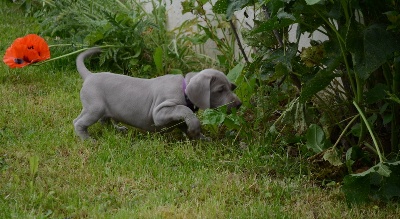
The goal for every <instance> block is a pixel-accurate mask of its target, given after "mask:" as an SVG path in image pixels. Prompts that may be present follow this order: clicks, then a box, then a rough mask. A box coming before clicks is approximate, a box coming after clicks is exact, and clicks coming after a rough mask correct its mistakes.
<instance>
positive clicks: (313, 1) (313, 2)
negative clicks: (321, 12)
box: [306, 0, 324, 5]
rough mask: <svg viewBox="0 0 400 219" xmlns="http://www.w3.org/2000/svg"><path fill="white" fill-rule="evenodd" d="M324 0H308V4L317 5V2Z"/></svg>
mask: <svg viewBox="0 0 400 219" xmlns="http://www.w3.org/2000/svg"><path fill="white" fill-rule="evenodd" d="M322 1H324V0H306V3H307V5H315V4H317V3H320V2H322Z"/></svg>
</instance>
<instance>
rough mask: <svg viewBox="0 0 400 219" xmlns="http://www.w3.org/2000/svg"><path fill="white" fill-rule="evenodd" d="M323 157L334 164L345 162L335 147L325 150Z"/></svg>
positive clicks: (338, 164)
mask: <svg viewBox="0 0 400 219" xmlns="http://www.w3.org/2000/svg"><path fill="white" fill-rule="evenodd" d="M323 158H324V160H326V161H328V162H329V163H330V164H332V165H333V166H340V165H342V164H343V163H342V161H341V160H340V157H339V154H338V152H337V150H336V149H335V148H333V147H332V148H330V149H328V150H326V151H325V153H324V156H323Z"/></svg>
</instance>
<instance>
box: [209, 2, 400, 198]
mask: <svg viewBox="0 0 400 219" xmlns="http://www.w3.org/2000/svg"><path fill="white" fill-rule="evenodd" d="M398 4H399V3H398V2H397V1H380V2H371V1H347V0H341V1H322V0H302V1H283V0H271V1H263V2H260V3H257V2H253V1H247V0H245V1H235V2H233V1H226V0H220V1H217V3H216V5H219V8H218V11H219V12H220V13H225V14H226V17H227V18H231V17H232V15H233V13H234V12H235V11H237V10H239V9H242V8H246V7H249V6H250V5H251V6H253V5H254V6H255V5H257V6H256V7H255V8H258V9H259V10H258V12H256V14H258V16H257V17H256V19H255V20H254V23H255V26H254V27H253V29H252V30H250V32H249V33H247V34H245V35H246V36H247V37H248V39H249V43H250V44H251V46H253V48H255V50H256V51H257V56H256V57H255V58H254V62H253V63H251V65H250V66H251V68H252V69H253V70H254V72H259V73H258V74H257V75H258V77H257V80H258V81H259V82H260V84H259V85H260V86H271V85H272V86H276V87H278V88H279V89H282V88H285V89H287V88H288V87H289V88H290V89H292V90H298V91H299V93H298V94H297V95H298V101H299V102H297V98H293V97H290V98H289V99H287V100H286V101H284V102H283V104H284V106H285V107H286V109H285V110H283V113H282V114H281V116H280V117H279V118H278V119H277V121H276V122H275V123H274V124H273V126H272V127H273V129H270V130H277V125H278V122H280V123H282V125H283V127H285V128H286V129H288V127H291V128H292V129H293V131H292V132H295V133H297V134H298V135H304V134H305V136H306V145H307V146H308V147H309V148H310V149H311V150H313V151H314V153H323V154H324V156H323V157H324V159H326V160H328V161H330V162H331V163H332V164H335V165H341V163H343V162H342V160H341V157H342V156H341V155H340V154H339V153H345V152H346V151H347V148H346V147H348V146H346V145H350V147H352V148H354V147H355V148H362V149H363V150H365V151H368V152H369V153H372V154H371V155H372V156H375V163H378V164H376V165H384V162H386V161H385V160H386V158H385V155H384V153H383V152H386V153H388V154H389V155H390V153H391V154H392V155H395V154H397V153H398V152H399V147H398V145H399V141H398V138H399V137H400V136H399V131H398V128H397V127H398V124H399V113H400V111H399V110H398V109H399V105H398V102H396V101H390V100H388V99H387V94H389V95H390V96H391V97H392V100H395V99H396V97H397V96H398V92H399V89H398V88H399V87H398V86H399V81H400V80H399V78H400V74H399V61H400V59H399V53H398V51H399V49H400V41H399V40H398V39H399V38H400V37H399V36H400V35H399V29H398V28H399V26H398V14H399V7H398V6H399V5H398ZM293 24H296V25H297V32H296V35H295V40H294V42H289V41H288V40H287V39H288V38H289V37H288V36H289V29H291V28H293V26H292V25H293ZM315 31H318V32H321V33H323V34H324V35H326V36H327V37H328V39H327V40H326V41H324V42H320V41H311V47H309V48H303V49H302V51H299V41H300V37H301V34H307V33H313V32H315ZM262 79H264V80H262ZM394 93H396V94H394ZM310 106H312V107H310ZM313 109H314V110H313ZM302 112H307V113H305V114H303V113H302ZM309 112H312V114H311V115H313V114H314V113H315V114H314V116H308V118H307V117H305V116H302V115H306V114H309ZM290 115H292V116H290ZM357 115H360V117H358V116H357ZM378 115H379V116H380V117H379V116H378ZM349 118H350V119H351V118H353V119H351V122H350V123H351V125H346V123H345V121H348V120H349ZM360 118H361V120H360ZM305 123H308V124H312V125H311V126H310V128H309V129H308V131H307V132H306V133H305V132H304V131H305V129H302V128H301V127H304V124H305ZM299 124H303V125H300V126H299ZM272 127H271V128H272ZM389 127H390V128H389ZM303 130H304V131H303ZM356 130H357V131H356ZM281 131H283V128H282V129H281ZM378 136H382V137H381V138H379V137H378ZM387 136H390V137H389V138H388V137H387ZM336 139H340V140H341V141H340V142H341V143H339V140H337V141H336ZM330 140H333V141H336V143H335V144H334V145H333V146H330V145H331V144H330V143H329V142H330ZM371 141H372V142H373V146H370V142H371ZM350 161H351V160H347V161H346V164H347V165H348V167H349V171H350V172H352V164H351V163H352V162H350ZM360 165H370V163H364V164H358V166H360ZM387 167H388V168H386V169H390V168H392V167H393V166H390V167H389V166H387ZM372 168H375V167H372ZM393 168H395V167H393ZM370 172H373V171H372V169H370ZM378 174H379V172H378ZM387 176H388V175H386V176H385V177H387ZM351 177H352V175H349V176H347V178H346V179H347V180H345V181H344V183H345V184H346V183H348V182H350V181H351V180H350V179H351ZM381 185H382V186H384V185H383V184H381ZM344 191H345V192H347V191H348V190H344Z"/></svg>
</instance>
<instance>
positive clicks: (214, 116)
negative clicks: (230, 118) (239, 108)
mask: <svg viewBox="0 0 400 219" xmlns="http://www.w3.org/2000/svg"><path fill="white" fill-rule="evenodd" d="M225 117H226V114H225V113H222V112H219V111H218V110H213V109H206V110H204V112H203V119H202V123H203V124H204V125H220V124H222V123H223V122H224V120H225Z"/></svg>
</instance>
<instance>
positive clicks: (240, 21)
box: [146, 0, 327, 58]
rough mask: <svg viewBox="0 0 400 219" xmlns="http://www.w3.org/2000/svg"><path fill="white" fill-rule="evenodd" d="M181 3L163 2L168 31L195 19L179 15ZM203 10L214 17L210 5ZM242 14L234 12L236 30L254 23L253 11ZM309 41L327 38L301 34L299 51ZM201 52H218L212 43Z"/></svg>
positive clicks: (293, 35) (212, 54) (292, 37)
mask: <svg viewBox="0 0 400 219" xmlns="http://www.w3.org/2000/svg"><path fill="white" fill-rule="evenodd" d="M182 1H183V0H166V2H165V3H166V10H167V19H168V26H167V28H168V29H169V30H172V29H174V28H176V27H179V26H180V25H182V23H183V22H184V21H187V20H190V19H194V18H196V16H195V15H193V14H192V13H185V14H182V13H181V12H182V5H181V2H182ZM215 1H216V0H213V2H215ZM146 8H147V9H148V10H149V11H150V10H151V4H147V5H146ZM204 9H205V11H206V13H207V14H208V15H209V16H213V15H214V14H213V13H212V6H211V4H209V3H207V4H206V5H205V6H204ZM244 12H245V10H240V11H237V12H235V17H236V20H235V25H236V27H237V28H238V30H239V29H240V28H248V27H249V26H250V27H252V26H253V25H254V22H253V18H254V11H252V10H251V9H246V12H247V14H248V18H246V17H245V16H244ZM199 21H200V19H199ZM296 28H297V25H293V26H292V27H291V31H290V32H289V41H290V42H294V40H295V39H296ZM193 30H196V27H193ZM238 33H239V36H240V38H241V35H240V31H238ZM310 39H313V40H321V41H325V40H327V37H326V36H325V35H324V34H322V33H321V32H318V31H316V32H314V33H305V34H302V35H301V38H300V43H299V50H300V51H301V49H302V48H303V47H309V46H310ZM241 41H242V44H243V46H244V47H245V51H246V53H247V54H248V55H249V54H250V53H251V48H250V47H248V46H246V45H244V41H243V40H241ZM236 45H237V44H236ZM201 52H204V53H205V54H206V55H208V56H210V57H213V58H215V57H216V55H217V53H218V51H217V50H216V49H215V44H214V43H213V42H207V44H206V49H205V50H204V51H201ZM239 52H240V51H239V49H238V48H236V53H237V54H239Z"/></svg>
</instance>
